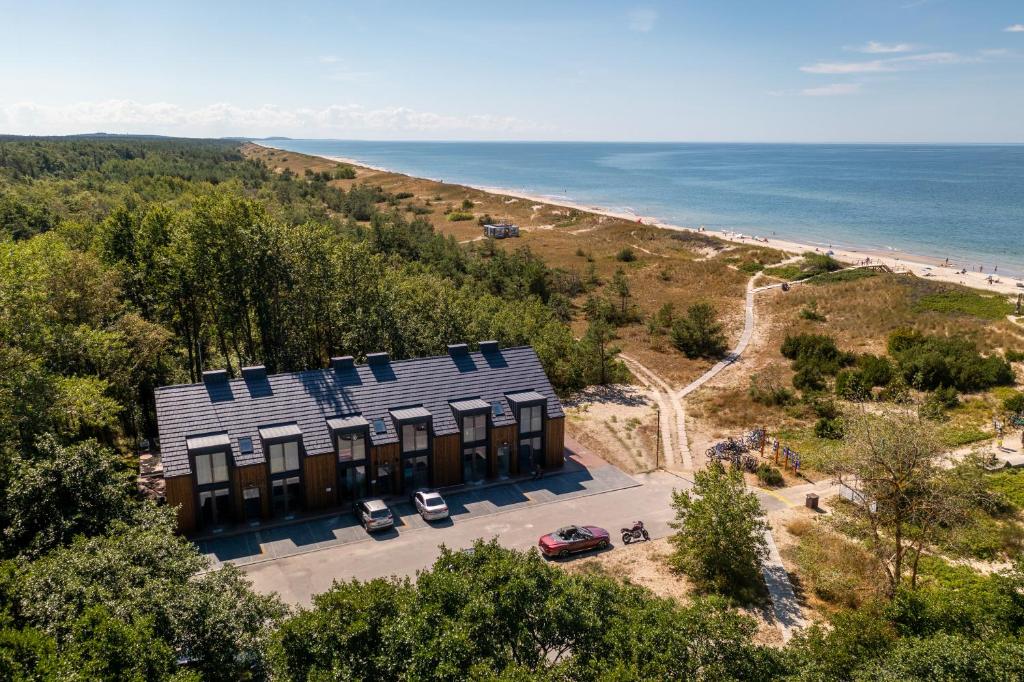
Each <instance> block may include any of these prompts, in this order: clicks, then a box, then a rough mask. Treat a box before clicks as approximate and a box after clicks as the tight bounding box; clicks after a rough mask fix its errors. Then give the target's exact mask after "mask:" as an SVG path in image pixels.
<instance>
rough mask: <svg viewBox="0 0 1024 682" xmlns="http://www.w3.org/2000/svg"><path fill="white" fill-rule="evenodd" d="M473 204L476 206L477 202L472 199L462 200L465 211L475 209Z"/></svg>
mask: <svg viewBox="0 0 1024 682" xmlns="http://www.w3.org/2000/svg"><path fill="white" fill-rule="evenodd" d="M473 206H475V204H474V203H473V201H472V200H471V199H463V200H462V210H463V211H472V210H473Z"/></svg>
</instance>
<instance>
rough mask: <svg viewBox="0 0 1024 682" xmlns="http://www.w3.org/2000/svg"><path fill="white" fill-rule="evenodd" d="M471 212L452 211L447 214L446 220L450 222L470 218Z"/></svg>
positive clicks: (471, 216)
mask: <svg viewBox="0 0 1024 682" xmlns="http://www.w3.org/2000/svg"><path fill="white" fill-rule="evenodd" d="M472 219H473V214H472V213H466V212H464V211H452V212H450V213H449V214H448V220H450V221H451V222H453V223H454V222H459V221H461V220H472Z"/></svg>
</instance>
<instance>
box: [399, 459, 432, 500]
mask: <svg viewBox="0 0 1024 682" xmlns="http://www.w3.org/2000/svg"><path fill="white" fill-rule="evenodd" d="M427 460H428V458H427V456H426V455H419V456H416V457H404V458H403V459H402V486H403V488H404V490H405V491H406V492H410V493H411V492H413V491H416V490H420V489H422V488H428V487H430V462H428V461H427Z"/></svg>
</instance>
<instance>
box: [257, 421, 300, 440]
mask: <svg viewBox="0 0 1024 682" xmlns="http://www.w3.org/2000/svg"><path fill="white" fill-rule="evenodd" d="M259 431H260V438H262V439H263V440H277V439H279V438H301V437H302V429H300V428H299V425H298V424H279V425H277V426H263V427H260V429H259Z"/></svg>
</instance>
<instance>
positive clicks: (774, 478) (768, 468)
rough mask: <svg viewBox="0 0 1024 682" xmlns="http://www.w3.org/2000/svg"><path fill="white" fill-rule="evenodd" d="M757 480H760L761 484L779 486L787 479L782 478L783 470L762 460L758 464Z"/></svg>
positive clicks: (772, 486)
mask: <svg viewBox="0 0 1024 682" xmlns="http://www.w3.org/2000/svg"><path fill="white" fill-rule="evenodd" d="M757 480H758V481H760V483H761V485H764V486H768V487H769V488H778V487H779V486H781V485H783V484H784V483H785V480H784V479H783V478H782V472H781V471H779V470H778V469H776V468H775V467H773V466H772V465H770V464H768V463H767V462H761V463H760V464H758V465H757Z"/></svg>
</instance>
